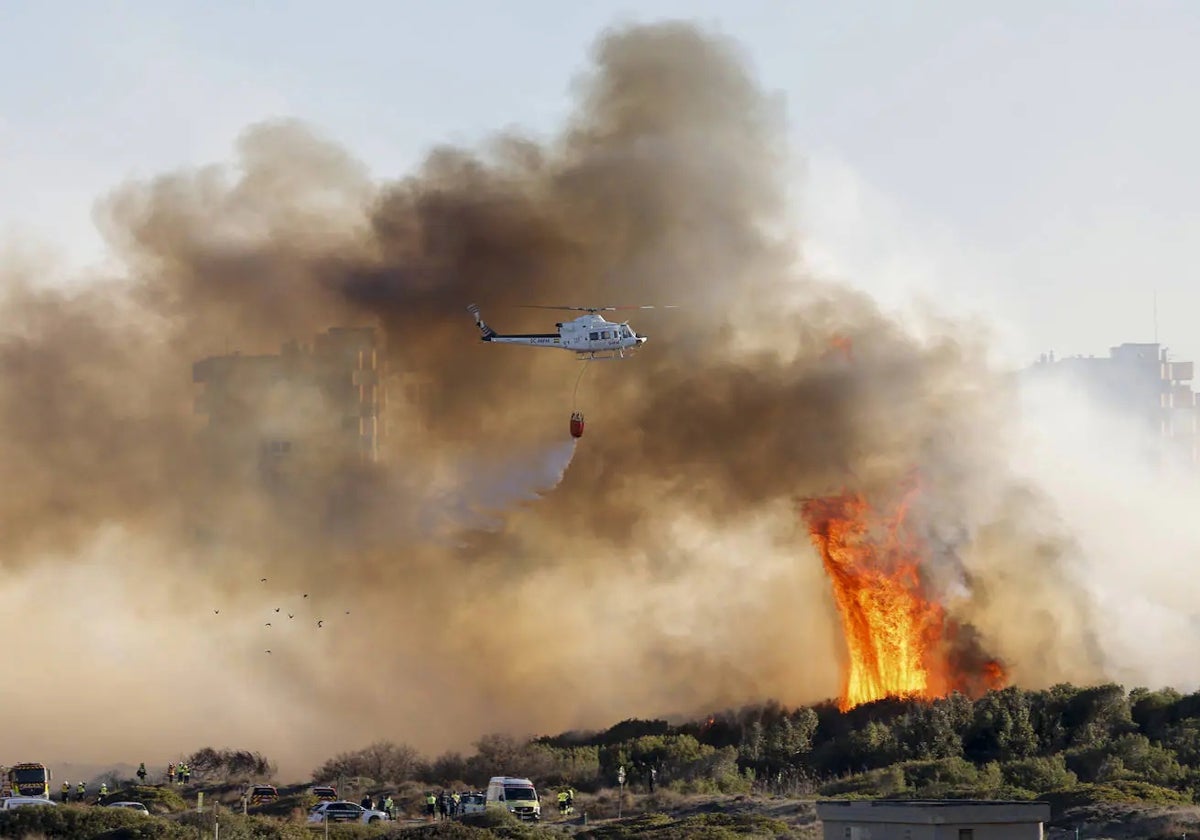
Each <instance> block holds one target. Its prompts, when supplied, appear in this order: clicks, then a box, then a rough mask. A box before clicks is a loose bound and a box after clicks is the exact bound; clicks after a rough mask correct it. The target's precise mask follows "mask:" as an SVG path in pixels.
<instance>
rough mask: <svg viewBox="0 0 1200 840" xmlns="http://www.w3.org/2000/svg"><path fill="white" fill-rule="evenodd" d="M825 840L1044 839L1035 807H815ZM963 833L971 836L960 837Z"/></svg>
mask: <svg viewBox="0 0 1200 840" xmlns="http://www.w3.org/2000/svg"><path fill="white" fill-rule="evenodd" d="M817 816H818V817H819V818H820V819H821V822H822V827H823V835H824V838H825V840H967V838H969V840H1043V837H1044V833H1043V824H1044V823H1045V822H1046V821H1047V820H1049V819H1050V806H1049V805H1047V804H1045V803H1040V802H966V801H928V802H924V801H910V802H905V801H896V800H881V801H858V802H845V801H842V802H819V803H817ZM965 832H970V833H969V834H968V833H965Z"/></svg>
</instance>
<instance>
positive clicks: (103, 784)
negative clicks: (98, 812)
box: [100, 782, 108, 799]
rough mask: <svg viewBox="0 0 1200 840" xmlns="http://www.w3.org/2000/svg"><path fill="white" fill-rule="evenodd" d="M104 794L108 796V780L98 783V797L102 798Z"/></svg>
mask: <svg viewBox="0 0 1200 840" xmlns="http://www.w3.org/2000/svg"><path fill="white" fill-rule="evenodd" d="M106 796H108V782H101V783H100V798H101V799H103V798H104V797H106Z"/></svg>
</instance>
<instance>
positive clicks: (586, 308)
mask: <svg viewBox="0 0 1200 840" xmlns="http://www.w3.org/2000/svg"><path fill="white" fill-rule="evenodd" d="M519 307H520V308H521V309H565V310H570V311H572V312H614V311H616V310H618V309H678V308H679V307H678V306H677V305H675V304H668V305H666V306H539V305H537V304H532V303H523V304H519Z"/></svg>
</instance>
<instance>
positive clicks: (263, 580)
mask: <svg viewBox="0 0 1200 840" xmlns="http://www.w3.org/2000/svg"><path fill="white" fill-rule="evenodd" d="M266 582H267V579H266V578H259V583H266ZM303 597H304V598H305V599H307V598H308V593H307V592H305V593H304V595H303ZM282 610H283V607H276V608H275V612H277V613H278V612H282ZM220 614H221V611H220V610H219V609H215V610H213V615H220ZM346 615H350V610H346ZM287 617H288V619H295V617H296V614H295V613H291V612H289V613H288V614H287ZM264 626H265V627H270V626H271V622H269V621H268V622H266V624H265V625H264ZM324 626H325V619H323V618H318V619H317V629H318V630H320V629H321V628H322V627H324ZM264 652H265V653H270V652H271V650H270V648H268V649H267V650H265V651H264Z"/></svg>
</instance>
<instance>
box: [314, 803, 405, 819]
mask: <svg viewBox="0 0 1200 840" xmlns="http://www.w3.org/2000/svg"><path fill="white" fill-rule="evenodd" d="M386 819H388V815H387V813H386V812H384V811H376V810H373V809H370V808H364V807H363V806H361V805H359V804H358V803H356V802H346V801H345V800H341V801H338V802H322V803H321V804H320V805H314V806H313V809H312V810H311V811H309V812H308V821H309V822H310V823H314V824H321V823H324V822H325V821H326V820H328V821H329V822H361V823H374V822H379V821H381V820H386Z"/></svg>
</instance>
